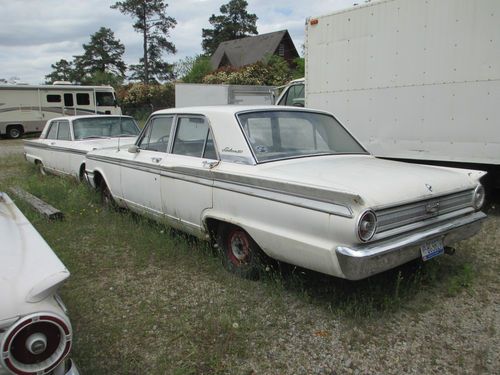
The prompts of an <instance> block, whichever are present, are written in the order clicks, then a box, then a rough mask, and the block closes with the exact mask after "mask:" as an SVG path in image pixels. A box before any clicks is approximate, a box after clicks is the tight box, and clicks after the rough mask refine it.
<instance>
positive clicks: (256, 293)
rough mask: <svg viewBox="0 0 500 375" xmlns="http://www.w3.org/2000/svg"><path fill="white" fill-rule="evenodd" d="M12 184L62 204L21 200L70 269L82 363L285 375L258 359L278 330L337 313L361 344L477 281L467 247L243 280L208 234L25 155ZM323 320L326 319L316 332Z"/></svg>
mask: <svg viewBox="0 0 500 375" xmlns="http://www.w3.org/2000/svg"><path fill="white" fill-rule="evenodd" d="M14 185H19V186H21V187H23V188H25V189H26V190H27V191H29V192H31V193H32V194H35V195H36V196H38V197H40V198H41V199H43V200H45V201H47V202H49V203H50V204H52V205H54V206H55V207H57V208H59V209H60V210H62V211H63V212H64V214H65V219H64V220H63V221H60V222H48V221H46V220H45V219H43V218H42V217H40V216H38V215H37V214H36V213H34V212H33V211H32V210H30V209H29V208H28V207H27V206H26V205H25V204H24V203H23V202H21V201H19V200H16V203H17V204H18V206H19V207H20V208H21V209H22V211H23V212H24V213H25V215H26V216H27V217H28V218H29V220H30V221H31V222H32V223H33V225H34V226H35V227H36V228H37V229H38V231H39V232H40V233H41V234H42V236H43V237H44V238H45V239H46V241H47V242H48V243H49V244H50V245H51V247H52V248H53V249H54V251H55V252H56V253H57V254H58V255H59V257H60V258H61V260H62V261H63V262H64V263H65V264H66V266H67V267H68V269H69V270H70V271H71V273H72V276H71V278H70V279H69V281H68V282H67V283H66V284H65V285H64V287H63V288H62V291H61V294H62V297H63V300H64V301H65V303H66V304H67V306H68V308H69V311H70V315H71V320H72V324H73V328H74V331H75V334H74V337H75V341H74V349H73V354H72V355H73V358H75V360H76V362H77V364H78V365H79V367H80V369H81V371H82V373H87V374H104V373H111V374H233V373H241V374H251V373H253V371H254V367H255V366H257V367H259V366H260V368H264V369H265V368H268V369H269V371H271V370H272V371H273V372H275V373H280V372H281V373H286V369H287V366H288V365H287V363H285V362H279V361H271V360H269V358H262V353H267V352H268V350H269V349H268V348H270V347H273V345H276V341H275V336H279V337H282V335H283V334H284V332H289V331H290V330H295V329H298V331H299V332H302V334H305V333H307V334H308V335H311V336H314V337H316V338H317V339H319V338H322V337H324V338H325V339H326V338H329V337H330V334H329V333H328V332H329V330H328V327H330V324H332V322H334V321H341V324H342V325H344V326H345V327H346V329H347V331H346V336H345V337H344V339H345V340H347V341H349V342H350V343H352V345H357V346H358V348H362V347H363V346H364V345H365V343H366V342H368V341H370V340H372V338H373V336H375V335H379V334H380V332H381V330H383V327H384V324H385V323H381V320H384V321H385V320H387V319H388V317H390V316H393V315H394V314H397V313H398V312H400V311H404V312H407V313H415V314H418V313H421V312H425V311H427V310H429V309H432V308H433V306H435V304H437V303H439V302H440V301H441V300H442V299H443V298H453V297H455V296H457V295H460V294H463V293H467V291H468V290H470V289H471V288H473V287H474V285H475V282H476V280H477V272H478V271H477V269H476V268H475V265H474V264H473V258H472V257H470V256H468V255H465V256H460V257H455V258H450V257H440V258H438V259H435V260H433V261H432V262H428V263H426V264H422V263H420V262H413V263H410V264H408V265H406V266H404V267H400V268H398V269H396V270H393V271H389V272H386V273H383V274H381V275H376V276H374V277H372V278H370V279H368V280H363V281H359V282H348V281H345V280H340V279H336V278H332V277H329V276H326V275H321V274H318V273H315V272H311V271H307V270H303V269H300V268H296V267H292V266H287V265H276V264H274V265H272V266H273V267H271V269H270V270H269V271H263V274H264V276H263V277H262V278H261V280H260V281H258V282H253V281H248V280H242V279H239V278H236V277H234V276H233V275H231V274H228V273H227V272H226V271H225V270H224V269H223V268H222V266H221V262H220V260H219V259H218V257H217V256H216V255H214V252H213V250H212V249H211V248H210V247H209V246H208V245H207V244H206V243H203V242H199V241H196V240H194V239H192V238H190V237H187V236H184V235H181V234H179V233H178V232H175V231H171V230H169V229H168V228H167V227H165V226H163V225H161V224H158V223H154V222H151V221H149V220H147V219H144V218H141V217H138V216H136V215H132V214H130V213H128V212H116V211H110V210H107V209H104V208H103V207H102V206H101V205H100V199H99V197H98V195H97V194H96V193H95V192H94V191H91V190H89V189H88V188H86V187H85V186H83V185H81V184H77V183H76V181H73V180H70V179H64V178H59V177H54V176H41V175H40V174H39V173H37V171H36V170H35V168H34V167H31V166H29V165H28V164H27V163H26V162H24V160H22V158H21V157H20V156H9V157H5V158H0V191H3V190H6V191H8V190H7V189H8V187H9V186H14ZM11 196H12V195H11ZM318 322H325V323H324V324H325V325H326V326H327V328H326V329H325V330H318V329H317V327H316V326H317V325H318ZM297 327H298V328H297ZM353 327H355V328H356V329H353ZM373 327H377V329H376V332H375V331H374V330H375V328H373ZM304 350H306V348H304ZM262 361H264V362H262ZM266 366H267V367H266ZM264 373H265V372H264Z"/></svg>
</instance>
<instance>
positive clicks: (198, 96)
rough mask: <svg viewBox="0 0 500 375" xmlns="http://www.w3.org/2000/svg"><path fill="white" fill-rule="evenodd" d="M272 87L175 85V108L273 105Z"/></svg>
mask: <svg viewBox="0 0 500 375" xmlns="http://www.w3.org/2000/svg"><path fill="white" fill-rule="evenodd" d="M274 89H275V88H274V86H251V85H209V84H198V83H176V84H175V106H176V107H178V108H179V107H191V106H205V105H224V104H239V105H242V104H243V105H247V104H248V105H259V104H262V105H266V104H267V105H269V104H274Z"/></svg>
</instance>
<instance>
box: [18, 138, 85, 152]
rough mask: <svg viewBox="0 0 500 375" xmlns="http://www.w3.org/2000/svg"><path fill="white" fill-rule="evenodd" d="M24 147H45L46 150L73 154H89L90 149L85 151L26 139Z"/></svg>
mask: <svg viewBox="0 0 500 375" xmlns="http://www.w3.org/2000/svg"><path fill="white" fill-rule="evenodd" d="M24 147H33V148H39V149H44V150H47V149H48V150H50V151H56V152H69V153H71V154H78V155H87V152H88V151H83V150H75V149H74V148H68V147H60V146H51V145H47V144H44V143H39V144H38V143H34V142H30V141H25V144H24Z"/></svg>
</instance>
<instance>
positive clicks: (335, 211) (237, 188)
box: [214, 181, 353, 218]
mask: <svg viewBox="0 0 500 375" xmlns="http://www.w3.org/2000/svg"><path fill="white" fill-rule="evenodd" d="M214 188H216V189H221V190H227V191H233V192H236V193H239V194H245V195H248V196H252V197H258V198H262V199H267V200H270V201H274V202H279V203H285V204H289V205H292V206H296V207H301V208H305V209H309V210H314V211H319V212H324V213H327V214H332V215H336V216H342V217H346V218H352V217H353V214H352V211H351V209H350V208H349V207H346V206H342V205H339V204H335V203H328V202H321V201H317V200H312V199H308V198H304V197H300V196H293V195H290V194H283V193H281V192H276V191H272V190H266V189H256V188H255V187H253V186H244V185H236V184H231V183H228V182H221V181H215V184H214Z"/></svg>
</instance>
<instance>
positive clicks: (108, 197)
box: [99, 181, 116, 208]
mask: <svg viewBox="0 0 500 375" xmlns="http://www.w3.org/2000/svg"><path fill="white" fill-rule="evenodd" d="M99 191H100V192H101V202H102V204H103V205H104V206H105V207H107V208H115V207H116V205H115V199H114V198H113V194H111V191H110V190H109V188H108V185H106V183H105V182H104V181H102V184H101V186H100V187H99Z"/></svg>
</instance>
